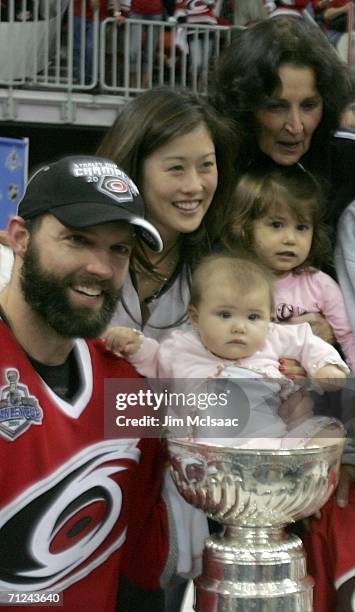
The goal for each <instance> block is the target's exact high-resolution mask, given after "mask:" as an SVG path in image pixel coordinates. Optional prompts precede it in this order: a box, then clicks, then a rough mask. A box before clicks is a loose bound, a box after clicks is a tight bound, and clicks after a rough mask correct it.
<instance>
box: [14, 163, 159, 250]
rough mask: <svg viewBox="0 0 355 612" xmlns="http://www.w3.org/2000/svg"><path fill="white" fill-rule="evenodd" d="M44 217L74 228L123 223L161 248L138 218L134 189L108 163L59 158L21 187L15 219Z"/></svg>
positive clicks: (154, 232) (140, 202)
mask: <svg viewBox="0 0 355 612" xmlns="http://www.w3.org/2000/svg"><path fill="white" fill-rule="evenodd" d="M45 213H50V214H52V215H54V216H55V217H56V218H57V219H58V220H59V221H61V222H62V223H64V225H69V226H71V227H77V228H81V227H82V228H84V227H89V226H91V225H100V224H101V223H108V222H109V221H127V222H128V223H130V224H131V225H134V228H135V231H136V233H137V235H139V237H140V238H142V240H144V241H145V242H146V243H147V244H148V246H149V247H150V248H151V249H153V250H154V251H161V250H162V248H163V243H162V240H161V237H160V235H159V233H158V231H157V230H156V229H155V227H154V226H153V225H152V224H151V223H149V221H147V220H146V219H145V218H144V203H143V200H142V198H141V196H140V194H139V191H138V188H137V186H136V185H135V184H134V182H133V181H132V180H131V179H130V178H129V176H128V175H127V174H126V173H125V172H124V171H123V170H122V169H121V168H119V166H117V164H115V162H113V161H111V160H110V159H105V158H102V157H94V156H75V157H74V156H73V157H63V158H62V159H59V160H58V161H55V162H53V163H50V164H46V165H44V166H42V167H41V168H39V169H38V170H37V172H35V173H34V174H33V176H32V177H31V178H30V180H29V182H28V184H27V188H26V191H25V194H24V196H23V198H22V200H21V202H20V204H19V206H18V210H17V214H18V215H19V216H20V217H22V218H23V219H32V218H34V217H37V216H38V215H43V214H45Z"/></svg>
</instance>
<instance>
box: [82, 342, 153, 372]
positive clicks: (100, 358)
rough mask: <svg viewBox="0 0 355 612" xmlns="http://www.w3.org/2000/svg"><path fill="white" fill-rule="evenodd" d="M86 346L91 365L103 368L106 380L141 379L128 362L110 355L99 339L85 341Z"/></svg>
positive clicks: (112, 354)
mask: <svg viewBox="0 0 355 612" xmlns="http://www.w3.org/2000/svg"><path fill="white" fill-rule="evenodd" d="M87 345H88V347H89V351H90V355H91V359H92V362H93V365H94V366H95V365H101V366H102V367H104V368H105V369H106V372H107V376H106V377H107V378H110V377H116V378H141V376H140V374H138V372H137V370H136V369H135V368H134V367H133V366H132V365H131V364H130V363H128V361H126V360H125V359H122V357H118V356H117V355H115V354H114V353H112V351H110V350H109V349H108V348H107V347H106V345H105V343H104V341H103V340H101V339H100V338H94V339H93V340H87Z"/></svg>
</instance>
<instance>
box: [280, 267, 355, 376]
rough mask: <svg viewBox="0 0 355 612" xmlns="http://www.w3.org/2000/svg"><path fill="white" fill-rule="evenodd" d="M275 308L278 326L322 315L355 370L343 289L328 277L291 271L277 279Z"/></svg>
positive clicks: (353, 339) (354, 340) (354, 342)
mask: <svg viewBox="0 0 355 612" xmlns="http://www.w3.org/2000/svg"><path fill="white" fill-rule="evenodd" d="M274 305H275V306H274V313H273V320H274V321H275V322H277V323H285V322H286V323H287V321H288V320H289V319H290V318H291V317H293V316H294V317H297V316H299V315H303V314H306V313H310V312H317V313H320V314H322V315H323V316H324V317H325V318H326V320H327V321H328V323H329V324H330V326H331V328H332V330H333V333H334V336H335V338H336V340H337V342H338V343H339V345H340V346H341V349H342V351H343V352H344V355H345V358H346V360H347V362H348V365H349V367H350V369H351V370H352V371H355V337H354V335H353V333H352V329H351V325H350V323H349V319H348V316H347V313H346V309H345V304H344V299H343V295H342V292H341V290H340V287H339V285H338V284H337V283H336V282H335V281H334V280H333V279H332V278H331V277H330V276H329V275H328V274H325V273H324V272H321V271H319V270H314V271H312V270H306V271H305V272H302V273H301V274H294V273H293V272H291V273H290V274H288V275H287V276H285V277H284V278H281V279H279V280H277V281H276V282H275V284H274Z"/></svg>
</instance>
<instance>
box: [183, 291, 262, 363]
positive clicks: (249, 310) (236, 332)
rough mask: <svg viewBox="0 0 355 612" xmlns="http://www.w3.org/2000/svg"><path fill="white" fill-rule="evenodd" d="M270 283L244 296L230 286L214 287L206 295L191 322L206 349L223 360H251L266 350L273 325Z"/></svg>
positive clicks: (194, 310) (193, 313)
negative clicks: (264, 345)
mask: <svg viewBox="0 0 355 612" xmlns="http://www.w3.org/2000/svg"><path fill="white" fill-rule="evenodd" d="M270 317H271V305H270V295H269V290H268V287H267V285H266V283H260V286H258V287H255V288H254V289H250V290H248V291H247V292H242V291H241V290H240V288H239V287H237V286H236V285H234V286H233V287H231V286H230V284H229V283H226V282H223V281H222V282H219V284H218V285H215V286H213V284H212V283H211V284H210V285H208V287H207V288H206V289H205V291H204V292H203V298H202V299H201V301H200V303H199V305H198V307H195V308H194V309H193V312H192V314H191V320H192V322H193V326H194V329H195V330H196V331H197V332H198V334H199V336H200V338H201V341H202V343H203V344H204V346H205V347H206V348H207V349H208V350H209V351H210V352H211V353H213V354H214V355H217V356H218V357H221V358H223V359H232V360H235V359H241V358H243V357H250V356H251V355H253V354H254V353H255V351H257V350H259V349H261V347H262V346H263V344H264V342H265V339H266V336H267V333H268V329H269V323H270Z"/></svg>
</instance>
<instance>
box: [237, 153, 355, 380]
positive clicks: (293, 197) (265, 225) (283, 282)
mask: <svg viewBox="0 0 355 612" xmlns="http://www.w3.org/2000/svg"><path fill="white" fill-rule="evenodd" d="M235 195H236V206H235V211H234V213H233V216H232V218H231V219H230V220H229V223H228V235H227V237H226V243H227V246H228V247H229V248H230V249H231V250H232V251H236V250H237V251H238V250H240V249H244V250H245V251H247V252H249V253H250V252H253V253H254V254H255V255H256V256H257V257H258V259H259V260H260V261H261V262H262V263H263V265H265V266H266V267H267V268H268V269H269V270H270V271H271V272H272V274H273V275H274V293H273V300H274V307H273V321H275V322H277V323H285V322H287V321H290V322H291V320H292V319H293V317H298V316H300V315H304V314H308V313H320V314H322V315H323V316H324V317H325V319H326V320H327V322H328V323H329V325H330V326H331V328H332V330H333V333H334V336H335V338H336V340H337V342H338V343H339V345H340V347H341V349H342V351H343V353H344V355H345V358H346V360H347V362H348V365H349V366H350V368H351V370H355V338H354V336H353V333H352V329H351V325H350V323H349V320H348V316H347V313H346V309H345V304H344V300H343V296H342V293H341V290H340V288H339V286H338V285H337V283H336V282H335V281H334V280H333V279H332V278H331V277H330V276H329V275H328V274H325V273H324V272H321V271H320V270H319V269H318V267H321V266H322V265H324V263H327V261H328V260H329V254H330V252H331V250H330V239H329V236H328V229H327V226H326V225H325V224H324V222H323V213H322V210H323V209H324V205H323V202H322V192H321V189H320V186H319V185H318V183H317V182H316V180H315V179H314V177H312V175H311V174H310V173H309V172H306V171H305V170H303V169H302V167H301V166H300V165H296V166H291V167H289V168H286V167H272V168H271V170H269V171H268V172H265V169H263V170H257V171H252V172H248V173H246V174H244V175H243V176H242V177H241V179H240V180H239V182H238V185H237V188H236V194H235ZM322 205H323V206H322Z"/></svg>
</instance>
